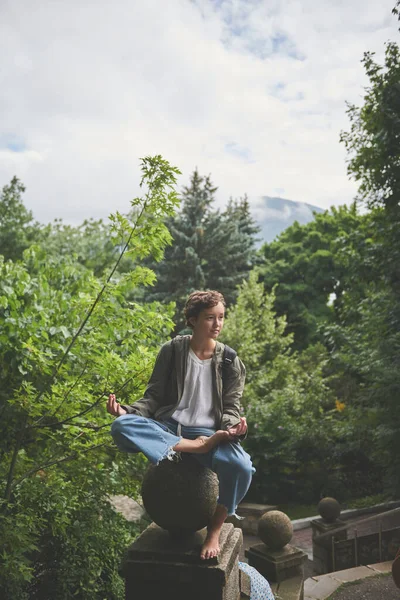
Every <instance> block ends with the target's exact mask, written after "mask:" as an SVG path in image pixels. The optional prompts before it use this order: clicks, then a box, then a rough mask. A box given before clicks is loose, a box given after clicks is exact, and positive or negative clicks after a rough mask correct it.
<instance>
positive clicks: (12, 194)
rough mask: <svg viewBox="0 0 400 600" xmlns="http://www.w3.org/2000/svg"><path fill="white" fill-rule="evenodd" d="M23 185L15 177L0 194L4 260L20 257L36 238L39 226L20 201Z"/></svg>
mask: <svg viewBox="0 0 400 600" xmlns="http://www.w3.org/2000/svg"><path fill="white" fill-rule="evenodd" d="M24 192H25V187H24V186H23V184H22V183H21V182H20V181H19V179H18V178H17V177H13V178H12V180H11V182H10V184H9V185H5V186H4V187H3V189H2V191H1V194H0V254H1V255H3V256H4V258H5V259H6V260H8V259H11V260H15V259H18V258H21V257H22V252H23V251H24V250H25V249H26V248H28V247H29V246H30V244H31V243H32V242H33V241H34V240H35V239H38V236H39V232H40V226H39V224H38V223H35V221H34V219H33V215H32V213H31V211H29V210H27V209H26V208H25V206H24V203H23V201H22V194H23V193H24Z"/></svg>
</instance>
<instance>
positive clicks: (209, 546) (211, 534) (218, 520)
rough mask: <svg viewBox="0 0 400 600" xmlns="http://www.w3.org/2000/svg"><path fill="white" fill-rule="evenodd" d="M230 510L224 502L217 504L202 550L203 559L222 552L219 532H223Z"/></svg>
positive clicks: (201, 556)
mask: <svg viewBox="0 0 400 600" xmlns="http://www.w3.org/2000/svg"><path fill="white" fill-rule="evenodd" d="M227 514H228V511H227V510H226V508H225V506H223V505H222V504H217V508H216V509H215V513H214V514H213V516H212V518H211V522H210V524H209V526H208V527H207V536H206V539H205V540H204V544H203V546H202V548H201V551H200V558H201V559H202V560H208V559H210V558H214V557H215V556H218V554H219V553H220V548H219V534H220V533H221V529H222V525H223V524H224V522H225V519H226V517H227Z"/></svg>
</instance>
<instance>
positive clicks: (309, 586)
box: [304, 577, 318, 594]
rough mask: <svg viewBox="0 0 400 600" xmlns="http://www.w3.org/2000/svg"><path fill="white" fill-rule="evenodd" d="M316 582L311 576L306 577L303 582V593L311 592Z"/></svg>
mask: <svg viewBox="0 0 400 600" xmlns="http://www.w3.org/2000/svg"><path fill="white" fill-rule="evenodd" d="M317 583H318V581H316V580H315V579H314V578H313V577H309V578H308V579H306V580H305V582H304V593H305V594H308V593H309V592H310V593H311V591H312V590H313V589H314V588H315V586H316V585H317Z"/></svg>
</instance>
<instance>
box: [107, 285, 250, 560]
mask: <svg viewBox="0 0 400 600" xmlns="http://www.w3.org/2000/svg"><path fill="white" fill-rule="evenodd" d="M224 316H225V300H224V298H223V296H222V294H220V293H219V292H216V291H207V292H199V291H197V292H193V293H192V294H190V296H189V298H188V300H187V302H186V306H185V317H186V322H187V325H188V326H189V327H190V328H191V329H192V335H188V336H177V337H176V338H174V339H173V340H171V341H169V342H167V343H166V344H164V345H163V346H162V348H161V350H160V352H159V354H158V357H157V360H156V364H155V366H154V370H153V374H152V376H151V378H150V380H149V383H148V385H147V388H146V391H145V394H144V397H143V398H142V399H141V400H138V401H137V402H135V404H133V405H132V406H124V405H121V404H119V403H118V402H117V400H116V398H115V396H114V395H113V394H111V395H110V396H109V399H108V402H107V410H108V412H109V413H110V414H112V415H114V416H116V417H118V418H117V419H116V420H115V421H114V423H113V424H112V427H111V433H112V436H113V438H114V441H115V443H116V444H117V446H118V447H119V448H120V449H121V450H124V451H126V452H143V454H145V456H147V458H148V459H149V460H150V461H151V462H152V463H153V464H158V463H159V462H160V460H164V459H169V460H173V459H174V457H175V456H176V454H177V453H179V452H189V453H191V454H193V455H194V456H195V457H196V459H197V460H199V462H200V463H201V464H203V465H205V466H207V467H209V468H211V469H212V470H213V471H214V472H215V473H217V475H218V479H219V497H218V504H217V508H216V510H215V513H214V515H213V517H212V519H211V522H210V524H209V526H208V528H207V536H206V539H205V542H204V544H203V547H202V549H201V553H200V556H201V558H202V559H209V558H213V557H214V556H217V555H218V554H219V552H220V548H219V535H220V532H221V528H222V525H223V523H224V521H225V519H226V517H227V516H228V515H233V514H235V511H236V508H237V505H238V504H239V502H240V501H241V500H242V498H243V497H244V496H245V494H246V492H247V490H248V488H249V486H250V482H251V478H252V475H253V472H254V468H253V466H252V464H251V459H250V456H249V455H248V454H247V453H246V452H245V451H244V450H243V448H242V447H241V445H240V441H239V440H240V439H241V438H243V437H244V436H245V434H246V432H247V423H246V419H245V418H244V417H241V416H240V399H241V396H242V393H243V387H244V380H245V368H244V365H243V363H242V362H241V361H240V359H239V358H238V357H237V356H236V357H235V358H234V360H232V362H231V364H230V365H229V366H224V365H223V362H224V345H223V344H221V343H220V342H217V338H218V336H219V334H220V333H221V330H222V327H223V324H224ZM223 370H224V372H223Z"/></svg>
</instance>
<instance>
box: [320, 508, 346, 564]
mask: <svg viewBox="0 0 400 600" xmlns="http://www.w3.org/2000/svg"><path fill="white" fill-rule="evenodd" d="M317 510H318V512H319V514H320V515H321V518H320V519H313V520H312V521H311V527H312V540H313V563H314V569H315V571H316V573H318V574H319V575H323V574H324V573H331V572H332V571H334V559H333V552H334V549H333V544H334V541H339V540H347V529H343V530H342V531H337V529H338V528H340V527H342V526H343V525H345V523H344V521H342V520H341V519H339V516H340V510H341V509H340V504H339V503H338V502H337V500H335V499H334V498H323V499H322V500H321V501H320V503H319V504H318V507H317Z"/></svg>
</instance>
